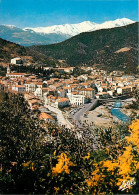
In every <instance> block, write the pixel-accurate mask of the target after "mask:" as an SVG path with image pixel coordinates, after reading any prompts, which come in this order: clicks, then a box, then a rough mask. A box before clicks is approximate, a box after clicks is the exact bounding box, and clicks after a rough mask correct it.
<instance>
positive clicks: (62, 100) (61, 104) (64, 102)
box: [55, 98, 70, 108]
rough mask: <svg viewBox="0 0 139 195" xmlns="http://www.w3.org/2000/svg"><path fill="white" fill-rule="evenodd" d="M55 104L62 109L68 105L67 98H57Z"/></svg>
mask: <svg viewBox="0 0 139 195" xmlns="http://www.w3.org/2000/svg"><path fill="white" fill-rule="evenodd" d="M55 104H56V106H57V107H60V108H64V107H66V106H69V105H70V101H69V99H68V98H59V99H58V100H57V101H56V102H55Z"/></svg>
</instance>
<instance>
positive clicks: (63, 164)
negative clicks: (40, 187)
mask: <svg viewBox="0 0 139 195" xmlns="http://www.w3.org/2000/svg"><path fill="white" fill-rule="evenodd" d="M70 166H75V165H74V164H73V163H72V162H71V161H70V158H68V157H67V155H66V154H64V153H61V155H59V156H58V163H57V164H56V167H53V168H52V173H53V175H57V174H59V173H62V172H63V173H67V174H69V173H70V169H69V167H70Z"/></svg>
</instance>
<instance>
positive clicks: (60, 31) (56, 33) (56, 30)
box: [0, 18, 134, 46]
mask: <svg viewBox="0 0 139 195" xmlns="http://www.w3.org/2000/svg"><path fill="white" fill-rule="evenodd" d="M131 23H134V21H132V20H130V19H127V18H122V19H117V20H114V21H107V22H104V23H102V24H97V23H94V22H91V21H85V22H82V23H79V24H64V25H54V26H50V27H37V28H30V27H28V28H24V29H21V28H18V27H16V26H14V25H0V37H1V38H3V39H6V40H8V41H12V42H15V43H18V44H20V45H23V46H31V45H45V44H46V45H49V44H53V43H59V42H62V41H64V40H66V39H68V38H70V37H72V36H75V35H77V34H80V33H82V32H89V31H95V30H98V29H107V28H114V27H118V26H125V25H128V24H131Z"/></svg>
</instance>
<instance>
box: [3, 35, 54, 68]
mask: <svg viewBox="0 0 139 195" xmlns="http://www.w3.org/2000/svg"><path fill="white" fill-rule="evenodd" d="M24 56H28V57H30V63H44V64H47V65H50V66H51V65H54V64H55V62H54V60H53V59H51V58H50V57H47V56H46V55H44V54H41V53H39V52H38V51H33V50H32V49H30V48H27V47H24V46H20V45H18V44H15V43H12V42H10V41H6V40H4V39H1V38H0V64H3V63H7V62H8V63H10V59H11V58H14V57H24Z"/></svg>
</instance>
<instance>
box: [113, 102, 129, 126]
mask: <svg viewBox="0 0 139 195" xmlns="http://www.w3.org/2000/svg"><path fill="white" fill-rule="evenodd" d="M121 107H122V104H121V102H116V103H115V104H114V108H112V109H111V113H112V115H114V116H116V117H117V118H118V119H119V120H121V121H123V122H128V121H130V117H129V116H127V115H125V114H123V113H122V112H121V110H120V108H121Z"/></svg>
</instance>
